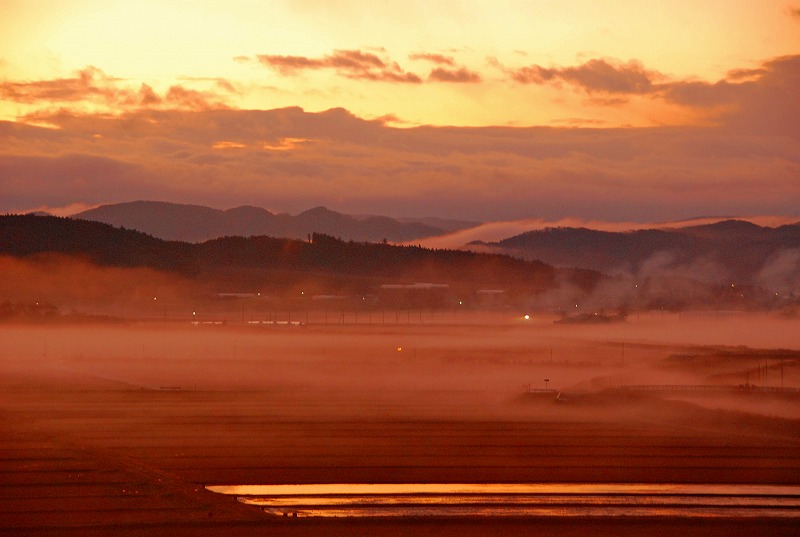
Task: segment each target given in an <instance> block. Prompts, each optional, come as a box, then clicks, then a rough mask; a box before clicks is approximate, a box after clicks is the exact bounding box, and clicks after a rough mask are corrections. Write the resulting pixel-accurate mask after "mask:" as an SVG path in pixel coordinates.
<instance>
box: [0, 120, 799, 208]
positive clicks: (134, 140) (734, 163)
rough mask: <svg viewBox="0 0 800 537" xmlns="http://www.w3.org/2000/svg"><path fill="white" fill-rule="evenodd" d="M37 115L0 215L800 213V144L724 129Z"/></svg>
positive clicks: (4, 158) (8, 139) (16, 147)
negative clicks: (151, 209)
mask: <svg viewBox="0 0 800 537" xmlns="http://www.w3.org/2000/svg"><path fill="white" fill-rule="evenodd" d="M37 119H39V120H40V121H42V122H47V123H49V124H52V125H54V126H56V127H58V128H57V129H45V128H38V127H34V126H30V125H22V124H19V123H9V122H0V192H3V195H2V196H0V212H2V211H4V210H9V209H27V208H31V207H38V206H42V205H47V206H55V207H60V206H65V205H68V204H70V203H76V202H82V203H87V204H97V203H108V202H116V201H129V200H136V199H160V200H165V201H174V202H180V203H196V204H205V205H211V206H215V207H220V208H228V207H233V206H238V205H243V204H249V205H258V206H265V207H271V208H274V209H276V210H279V211H285V212H300V211H302V210H305V209H308V208H309V207H314V206H317V205H325V206H328V207H330V208H332V209H334V210H339V211H342V212H348V213H353V214H364V213H370V214H375V213H378V214H387V215H390V216H411V215H416V216H427V215H438V216H444V217H455V218H462V219H471V220H481V221H490V220H491V221H496V220H511V219H517V218H530V217H532V216H533V217H537V218H540V219H542V220H543V221H546V222H559V221H562V219H563V218H566V217H569V216H580V217H582V218H584V219H585V220H611V221H632V222H636V221H647V222H652V221H654V220H662V221H663V220H679V219H682V218H688V217H692V216H697V215H731V216H737V215H753V214H778V215H786V216H795V217H796V219H797V220H800V213H798V212H797V211H798V209H797V204H796V201H795V200H797V199H800V184H799V183H798V182H797V177H799V176H800V157H798V155H800V140H797V139H790V138H786V139H782V140H779V141H776V140H775V139H774V138H773V137H764V136H763V135H762V134H760V133H755V132H748V131H738V130H732V129H727V128H721V127H717V128H708V127H665V128H626V129H575V128H520V127H517V128H503V127H485V128H457V127H425V126H422V127H414V128H393V127H391V126H390V125H388V124H387V123H386V121H385V120H372V121H368V120H364V119H360V118H358V117H356V116H354V115H353V114H351V113H349V112H348V111H347V110H344V109H332V110H328V111H325V112H319V113H309V112H304V111H303V110H302V109H300V108H284V109H276V110H263V111H259V110H230V109H214V110H198V111H190V110H186V109H182V110H175V109H173V110H169V109H137V110H132V111H130V112H127V113H125V114H122V115H120V116H107V115H85V114H82V115H77V114H69V113H66V112H60V113H58V114H52V115H46V114H42V115H40V116H39V117H38V118H37ZM309 140H311V141H313V142H308V141H309Z"/></svg>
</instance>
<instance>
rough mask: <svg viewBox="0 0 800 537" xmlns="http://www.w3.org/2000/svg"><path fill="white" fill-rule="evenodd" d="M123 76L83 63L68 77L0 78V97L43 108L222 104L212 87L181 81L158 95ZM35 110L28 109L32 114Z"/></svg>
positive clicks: (117, 108)
mask: <svg viewBox="0 0 800 537" xmlns="http://www.w3.org/2000/svg"><path fill="white" fill-rule="evenodd" d="M214 81H215V82H216V84H217V85H218V86H219V87H221V88H223V89H225V90H226V91H230V90H233V87H232V86H231V85H230V83H229V82H228V83H227V85H226V82H227V81H225V80H224V79H214ZM126 82H127V81H125V80H123V79H119V78H114V77H111V76H109V75H107V74H106V73H104V72H103V71H102V70H100V69H98V68H96V67H92V66H89V67H86V68H84V69H81V70H80V71H78V72H77V73H76V76H74V77H71V78H58V79H51V80H37V81H29V82H13V81H4V82H0V99H3V100H7V101H12V102H17V103H22V104H27V105H32V106H36V107H38V108H45V109H46V108H47V107H49V106H53V105H64V104H68V105H70V106H77V107H80V106H81V105H84V106H86V105H91V106H93V107H95V108H96V107H98V106H100V107H107V108H108V109H109V111H111V112H113V113H119V111H120V110H126V109H137V108H158V107H162V108H164V107H166V108H186V109H191V110H204V109H212V108H221V107H225V104H224V99H223V98H222V97H221V96H220V95H219V94H217V93H215V92H212V91H200V90H195V89H191V88H187V87H185V86H183V85H173V86H171V87H170V88H169V89H168V90H167V92H166V94H165V95H163V96H161V95H159V94H158V93H157V92H156V91H155V90H154V89H153V88H152V87H151V86H149V85H148V84H144V83H142V84H141V85H140V86H139V88H138V89H137V88H134V87H131V86H130V85H126ZM33 114H35V112H31V113H29V115H33Z"/></svg>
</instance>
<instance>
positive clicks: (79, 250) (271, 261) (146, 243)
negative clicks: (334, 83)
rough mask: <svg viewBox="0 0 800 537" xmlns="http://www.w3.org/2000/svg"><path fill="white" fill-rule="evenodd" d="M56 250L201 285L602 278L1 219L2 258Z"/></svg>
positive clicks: (536, 267) (516, 263)
mask: <svg viewBox="0 0 800 537" xmlns="http://www.w3.org/2000/svg"><path fill="white" fill-rule="evenodd" d="M45 253H56V254H62V255H69V256H76V257H80V258H83V259H86V260H89V261H91V262H93V263H95V264H98V265H103V266H115V267H149V268H152V269H156V270H161V271H169V272H173V273H177V274H180V275H182V276H185V277H189V278H193V279H198V280H206V279H208V280H215V281H220V280H226V279H227V280H230V281H231V282H244V281H247V282H250V283H259V282H267V281H269V280H270V279H275V277H276V276H278V275H279V279H280V280H282V281H286V282H291V280H292V278H293V276H295V275H296V276H297V278H298V279H300V278H307V277H308V276H309V275H318V276H320V277H335V276H340V277H345V278H369V279H372V280H379V281H382V282H384V283H388V282H442V283H460V284H467V283H471V284H474V285H475V286H476V287H478V288H487V287H500V288H510V287H513V288H517V289H520V290H522V289H525V290H530V291H541V290H546V289H550V288H554V287H556V286H558V285H561V284H563V283H565V282H568V283H571V284H573V285H575V286H576V287H579V288H582V289H584V290H585V291H588V290H590V289H591V288H592V287H593V286H594V285H595V284H596V283H597V281H598V280H599V279H600V278H601V275H600V274H599V273H597V272H593V271H574V270H563V269H559V270H556V269H554V268H553V267H552V266H550V265H547V264H544V263H541V262H538V261H522V260H519V259H515V258H512V257H509V256H505V255H495V254H479V253H473V252H465V251H455V250H429V249H425V248H420V247H415V246H394V245H390V244H382V243H359V242H352V241H351V242H345V241H341V240H337V239H335V238H333V237H330V236H327V235H322V234H313V235H312V240H311V241H310V242H309V241H300V240H293V239H277V238H271V237H265V236H258V237H248V238H244V237H224V238H219V239H215V240H211V241H207V242H204V243H200V244H193V243H185V242H174V241H164V240H161V239H157V238H154V237H151V236H149V235H147V234H144V233H141V232H138V231H133V230H128V229H124V228H115V227H112V226H110V225H107V224H102V223H99V222H92V221H86V220H76V219H70V218H58V217H52V216H35V215H7V216H0V255H11V256H15V257H27V256H31V255H35V254H45Z"/></svg>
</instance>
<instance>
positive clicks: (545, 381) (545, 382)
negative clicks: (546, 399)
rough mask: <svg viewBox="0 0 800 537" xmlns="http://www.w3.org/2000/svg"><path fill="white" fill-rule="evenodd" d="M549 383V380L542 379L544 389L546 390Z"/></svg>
mask: <svg viewBox="0 0 800 537" xmlns="http://www.w3.org/2000/svg"><path fill="white" fill-rule="evenodd" d="M548 382H550V379H544V389H545V390H546V389H547V383H548Z"/></svg>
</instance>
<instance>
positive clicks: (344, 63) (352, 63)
mask: <svg viewBox="0 0 800 537" xmlns="http://www.w3.org/2000/svg"><path fill="white" fill-rule="evenodd" d="M256 57H257V58H258V61H259V62H260V63H261V64H263V65H265V66H267V67H270V68H272V69H275V70H277V71H278V72H279V73H281V74H283V75H293V74H296V73H298V72H301V71H306V70H319V69H333V70H335V71H336V72H337V73H338V74H340V75H341V76H344V77H347V78H352V79H358V80H372V81H380V82H400V83H408V84H419V83H421V82H422V79H421V78H420V77H419V76H418V75H416V74H414V73H412V72H409V71H405V70H403V68H401V67H400V65H399V64H398V63H397V62H393V61H391V60H390V59H388V58H385V57H384V58H381V57H380V56H378V55H377V54H375V53H373V52H364V51H361V50H335V51H334V52H333V53H332V54H329V55H326V56H322V57H319V58H311V57H308V56H282V55H271V54H259V55H257V56H256Z"/></svg>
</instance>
